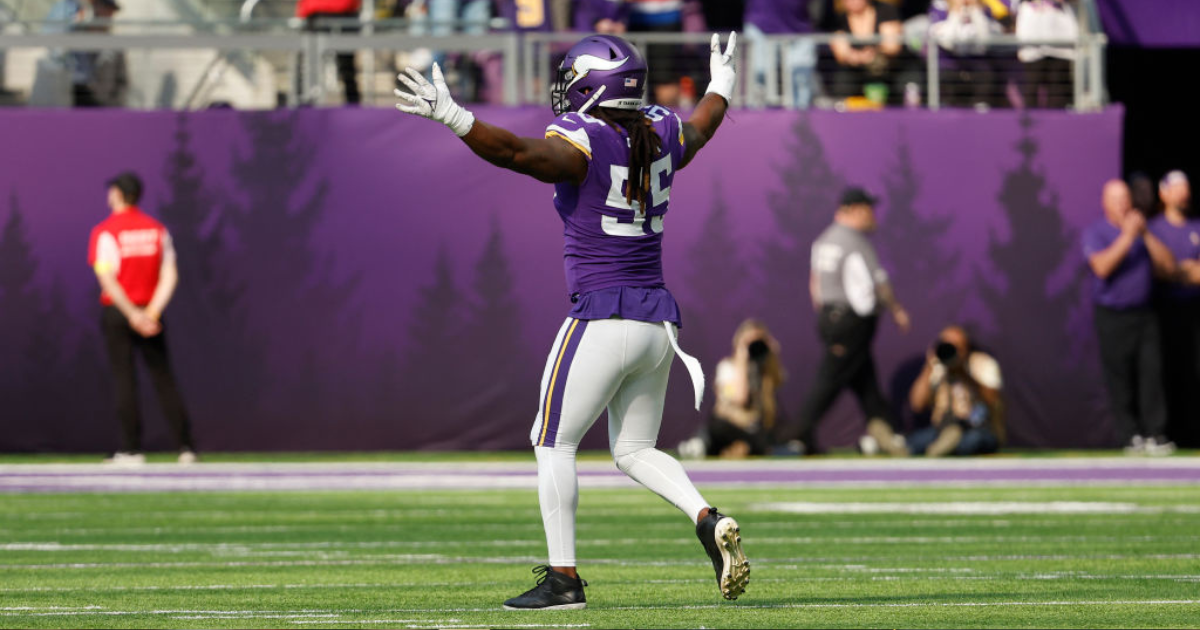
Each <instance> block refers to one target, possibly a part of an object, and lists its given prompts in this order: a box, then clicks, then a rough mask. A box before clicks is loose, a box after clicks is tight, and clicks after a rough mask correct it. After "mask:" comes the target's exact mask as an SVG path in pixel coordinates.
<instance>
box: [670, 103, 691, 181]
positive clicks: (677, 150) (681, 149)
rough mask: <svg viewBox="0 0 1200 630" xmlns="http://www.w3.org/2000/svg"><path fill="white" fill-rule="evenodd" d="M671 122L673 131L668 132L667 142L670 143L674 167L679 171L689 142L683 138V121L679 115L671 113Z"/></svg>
mask: <svg viewBox="0 0 1200 630" xmlns="http://www.w3.org/2000/svg"><path fill="white" fill-rule="evenodd" d="M670 120H671V123H670V124H671V125H672V126H673V129H669V130H668V133H667V141H668V142H670V151H671V155H672V156H673V159H674V163H673V164H672V166H674V167H675V169H676V170H678V169H679V165H680V164H682V163H683V156H684V155H685V153H686V150H687V140H686V139H685V138H684V137H683V120H681V119H680V118H679V114H676V113H675V112H671V117H670Z"/></svg>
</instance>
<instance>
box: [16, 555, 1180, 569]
mask: <svg viewBox="0 0 1200 630" xmlns="http://www.w3.org/2000/svg"><path fill="white" fill-rule="evenodd" d="M878 559H879V558H877V557H874V556H848V557H835V558H829V557H807V558H758V557H756V558H755V559H754V561H755V562H756V563H759V564H771V565H774V566H775V568H778V569H793V570H800V569H804V570H808V569H810V568H811V567H812V566H813V565H812V563H815V562H831V561H857V562H874V561H876V560H878ZM1130 559H1135V560H1197V559H1200V553H1154V554H1137V553H1135V554H1119V553H1109V554H1087V553H1085V554H1080V555H1070V554H1005V555H994V556H991V555H970V556H946V557H943V558H941V560H962V561H969V562H990V561H995V560H1130ZM544 561H545V558H544V557H541V556H507V557H482V558H480V557H454V556H443V555H438V554H425V555H417V554H382V555H375V556H370V557H369V558H364V559H357V560H276V561H270V562H249V561H246V562H235V561H230V562H61V563H52V564H5V565H3V567H4V568H6V569H146V568H150V569H176V568H206V567H340V566H379V565H392V564H396V563H408V564H420V563H426V564H438V565H442V564H514V565H521V564H536V563H538V562H544ZM588 564H603V565H606V566H618V567H625V566H628V567H677V566H697V565H703V564H705V561H704V560H701V559H694V560H649V561H647V560H637V561H635V560H627V559H618V558H592V559H589V560H588Z"/></svg>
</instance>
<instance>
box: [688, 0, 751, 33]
mask: <svg viewBox="0 0 1200 630" xmlns="http://www.w3.org/2000/svg"><path fill="white" fill-rule="evenodd" d="M747 1H748V0H702V2H701V3H700V5H701V7H702V8H703V10H704V23H705V24H706V25H707V26H708V30H710V31H713V32H716V33H728V32H729V31H738V32H739V33H740V32H742V27H743V24H744V22H743V17H744V14H745V11H746V2H747Z"/></svg>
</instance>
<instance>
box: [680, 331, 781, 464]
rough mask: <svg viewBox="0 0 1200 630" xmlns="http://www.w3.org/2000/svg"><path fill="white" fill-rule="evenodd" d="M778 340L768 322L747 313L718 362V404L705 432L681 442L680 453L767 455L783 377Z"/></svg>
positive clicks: (729, 456)
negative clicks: (730, 348) (726, 353)
mask: <svg viewBox="0 0 1200 630" xmlns="http://www.w3.org/2000/svg"><path fill="white" fill-rule="evenodd" d="M783 379H784V374H783V365H782V363H781V362H780V358H779V342H778V341H776V340H775V338H774V337H772V336H771V331H770V330H768V329H767V326H766V324H764V323H762V322H760V321H758V320H754V319H747V320H746V321H744V322H742V323H741V325H740V326H738V328H737V331H736V332H734V334H733V354H732V355H731V356H728V357H725V358H724V359H721V362H720V363H718V364H717V374H716V377H715V378H714V379H713V390H714V392H713V393H714V394H715V395H716V404H715V405H714V406H713V410H712V415H711V416H710V417H709V420H708V424H707V426H706V427H705V430H704V431H702V434H701V436H699V437H695V438H692V439H691V440H688V441H686V442H684V443H683V444H680V445H679V452H680V455H682V456H687V457H691V458H697V459H698V458H699V457H700V456H703V455H705V454H707V455H709V456H714V457H722V458H726V459H737V458H742V457H746V456H747V455H765V454H767V452H768V451H769V449H770V448H771V446H772V439H771V434H772V432H773V430H774V428H775V427H776V426H777V424H778V420H779V402H778V400H777V399H776V394H777V393H778V391H779V386H780V385H781V384H782V383H783Z"/></svg>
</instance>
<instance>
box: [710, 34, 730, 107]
mask: <svg viewBox="0 0 1200 630" xmlns="http://www.w3.org/2000/svg"><path fill="white" fill-rule="evenodd" d="M736 49H737V33H730V34H729V44H728V45H727V46H726V47H725V52H724V53H722V52H721V37H720V36H719V35H717V34H716V33H713V36H712V45H711V46H709V50H710V51H711V52H710V54H709V57H708V68H709V72H710V73H712V79H711V80H710V81H709V82H708V90H706V91H705V94H709V93H714V94H720V95H721V96H723V97H725V102H730V101H732V100H733V85H734V83H736V82H737V70H736V69H735V68H734V60H735V57H734V55H733V52H734V50H736Z"/></svg>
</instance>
